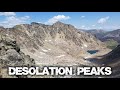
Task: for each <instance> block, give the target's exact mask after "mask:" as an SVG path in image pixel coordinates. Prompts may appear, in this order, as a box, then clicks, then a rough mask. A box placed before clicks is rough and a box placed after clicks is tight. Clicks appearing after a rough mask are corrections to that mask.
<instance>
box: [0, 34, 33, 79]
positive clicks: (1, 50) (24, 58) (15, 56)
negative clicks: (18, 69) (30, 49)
mask: <svg viewBox="0 0 120 90" xmlns="http://www.w3.org/2000/svg"><path fill="white" fill-rule="evenodd" d="M34 65H35V61H34V59H32V58H30V56H29V55H25V54H24V53H23V52H21V50H20V48H19V46H18V44H17V43H16V41H15V40H12V39H11V38H8V37H3V36H2V35H0V77H2V78H4V77H5V78H6V77H7V78H8V77H12V76H9V75H8V74H7V69H8V67H9V66H28V67H29V66H34ZM14 77H17V76H14Z"/></svg>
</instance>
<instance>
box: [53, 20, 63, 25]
mask: <svg viewBox="0 0 120 90" xmlns="http://www.w3.org/2000/svg"><path fill="white" fill-rule="evenodd" d="M63 25H65V24H64V23H62V22H60V21H57V22H56V23H54V24H53V26H63Z"/></svg>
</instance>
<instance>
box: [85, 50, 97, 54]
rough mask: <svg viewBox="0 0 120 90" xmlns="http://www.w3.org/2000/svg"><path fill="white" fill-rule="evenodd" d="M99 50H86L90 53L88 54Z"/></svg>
mask: <svg viewBox="0 0 120 90" xmlns="http://www.w3.org/2000/svg"><path fill="white" fill-rule="evenodd" d="M98 51H99V50H88V51H87V52H88V53H90V54H95V53H97V52H98Z"/></svg>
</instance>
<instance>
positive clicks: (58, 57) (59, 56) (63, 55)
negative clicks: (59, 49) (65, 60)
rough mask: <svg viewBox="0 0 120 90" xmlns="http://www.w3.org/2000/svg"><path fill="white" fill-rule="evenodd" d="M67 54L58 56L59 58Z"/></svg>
mask: <svg viewBox="0 0 120 90" xmlns="http://www.w3.org/2000/svg"><path fill="white" fill-rule="evenodd" d="M64 56H65V55H60V56H56V57H57V58H60V57H64Z"/></svg>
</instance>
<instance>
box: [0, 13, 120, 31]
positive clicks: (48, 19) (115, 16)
mask: <svg viewBox="0 0 120 90" xmlns="http://www.w3.org/2000/svg"><path fill="white" fill-rule="evenodd" d="M56 21H61V22H63V23H67V24H72V25H74V26H75V27H77V28H79V29H105V30H112V29H118V28H120V12H0V26H4V27H13V26H15V25H17V24H23V23H24V24H25V23H28V24H30V23H31V22H39V23H44V24H53V23H55V22H56Z"/></svg>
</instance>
